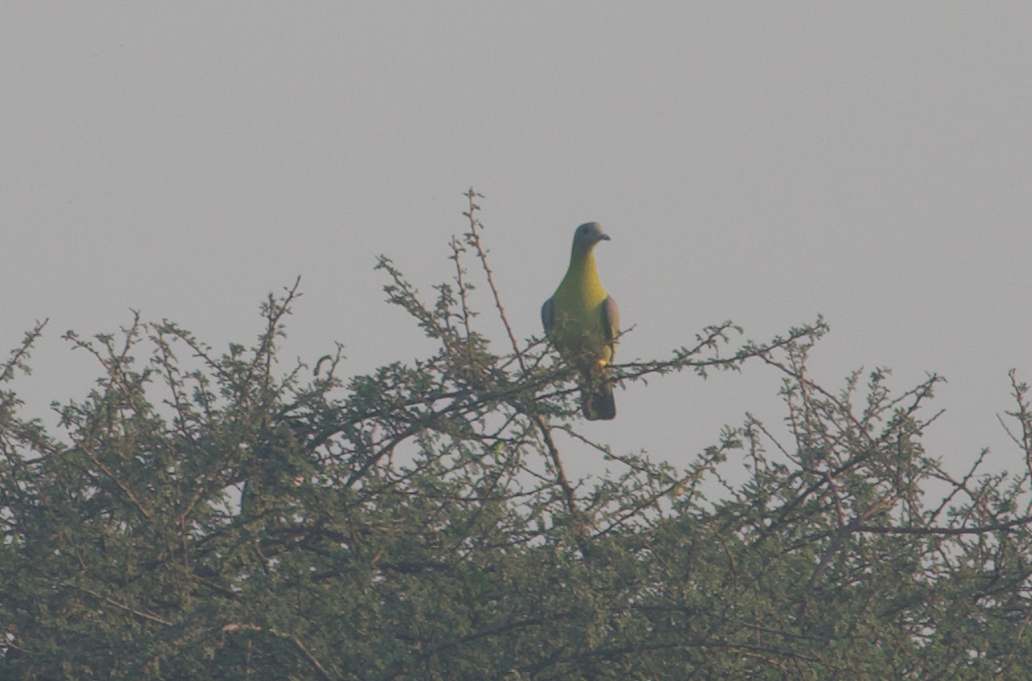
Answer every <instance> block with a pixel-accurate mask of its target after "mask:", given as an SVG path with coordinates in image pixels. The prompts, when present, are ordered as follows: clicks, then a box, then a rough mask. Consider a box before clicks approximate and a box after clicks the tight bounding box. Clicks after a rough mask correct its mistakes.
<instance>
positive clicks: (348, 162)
mask: <svg viewBox="0 0 1032 681" xmlns="http://www.w3.org/2000/svg"><path fill="white" fill-rule="evenodd" d="M470 186H473V187H475V188H476V189H477V190H478V191H480V192H482V193H483V194H485V195H486V198H484V199H483V200H482V201H481V205H482V207H483V212H482V215H481V218H482V220H483V221H484V223H485V224H486V227H487V232H486V239H487V241H488V244H489V246H490V248H491V251H492V253H491V257H492V258H493V267H494V269H495V272H496V279H497V283H498V284H499V286H500V287H501V289H502V294H503V297H504V303H505V304H506V306H507V309H508V313H509V318H510V321H512V322H513V324H514V325H515V327H516V331H517V334H518V335H519V336H521V337H528V336H530V335H536V334H539V333H540V321H539V317H538V310H539V308H540V305H541V302H542V301H543V300H544V299H546V298H547V297H548V296H550V295H551V293H552V292H553V290H554V289H555V287H556V285H557V284H558V282H559V280H560V279H561V277H562V275H563V272H564V270H565V267H566V264H567V260H568V257H569V247H570V242H571V239H572V235H573V230H574V228H575V227H576V226H577V225H578V224H580V223H582V222H585V221H588V220H597V221H599V222H601V223H602V225H603V226H604V227H605V229H606V231H607V232H608V233H609V234H610V236H611V237H612V241H611V242H609V243H605V244H602V245H601V246H600V248H599V252H598V256H599V267H600V271H601V275H602V279H603V282H604V284H605V286H606V287H607V289H608V290H609V292H610V293H611V294H612V295H613V297H614V298H615V299H616V300H617V301H618V302H619V304H620V309H621V318H622V321H623V323H624V325H625V326H630V325H635V330H634V332H633V333H632V334H630V335H628V336H627V337H626V338H625V341H624V343H623V344H622V345H621V347H620V350H619V355H618V360H624V361H628V360H632V359H635V358H642V359H648V358H656V357H661V356H665V355H666V354H668V353H669V352H670V350H671V349H673V348H675V347H678V346H680V345H684V344H687V343H690V342H691V341H692V339H693V337H694V334H695V333H696V332H697V331H698V330H700V329H701V328H702V327H703V326H705V325H707V324H712V323H717V322H721V321H723V320H725V319H729V318H730V319H733V320H735V321H736V322H738V323H739V324H741V325H743V326H744V327H745V330H746V337H748V338H752V339H756V340H763V339H766V338H769V337H770V336H771V335H773V334H775V333H781V332H784V331H785V330H787V329H788V327H790V326H792V325H794V324H799V323H804V322H808V321H813V320H814V319H815V317H816V315H817V314H818V313H823V314H824V315H825V317H826V318H827V320H828V321H829V323H830V324H831V327H832V333H831V335H830V336H829V337H828V338H827V339H826V340H825V341H823V342H822V343H821V344H820V345H819V347H818V348H817V349H816V351H815V353H814V378H816V379H817V380H818V381H820V382H822V383H823V384H825V385H826V386H828V387H832V388H838V387H839V386H840V385H841V382H842V377H843V376H844V375H845V374H846V373H848V372H849V371H850V370H852V369H855V368H859V367H861V366H864V367H867V368H872V367H874V366H878V365H887V366H890V367H893V369H894V377H893V380H892V385H893V386H895V387H897V388H907V387H910V386H911V385H913V384H914V383H917V382H919V381H921V380H922V379H923V378H924V376H925V373H926V372H939V373H941V374H943V375H945V376H946V377H947V379H948V380H949V383H948V384H947V385H946V386H943V388H942V389H941V390H940V392H939V397H938V398H937V400H936V404H938V405H939V406H941V407H945V408H947V410H948V411H947V413H946V415H945V416H944V417H943V419H944V420H943V421H942V422H941V423H939V424H938V425H936V426H935V427H934V429H933V430H932V432H931V434H930V438H929V440H928V442H929V444H930V446H931V447H932V451H933V453H935V454H938V455H940V456H942V457H944V458H945V459H946V460H947V461H948V462H949V463H950V464H951V466H952V467H953V468H954V470H957V471H960V470H961V469H962V467H963V466H964V465H965V464H966V462H967V461H969V460H970V459H971V458H973V457H974V456H975V455H976V454H977V452H978V449H979V448H980V447H981V446H983V445H991V446H992V448H993V451H994V452H995V453H996V458H995V463H994V466H996V467H999V466H1005V467H1008V468H1010V469H1011V470H1014V469H1018V468H1020V467H1021V466H1023V461H1022V460H1021V459H1019V458H1017V456H1016V449H1015V448H1014V447H1013V446H1012V445H1010V444H1009V442H1008V440H1007V439H1006V436H1005V434H1004V433H1003V431H1002V429H1001V427H1000V426H999V424H998V423H997V421H996V414H997V413H1001V412H1002V411H1003V410H1005V409H1008V408H1010V403H1009V398H1008V390H1009V386H1008V380H1007V371H1008V369H1010V368H1012V367H1016V368H1018V369H1019V372H1020V375H1021V376H1022V377H1023V378H1024V379H1026V380H1030V381H1032V345H1030V339H1032V309H1030V308H1032V305H1030V301H1029V294H1030V291H1032V268H1030V266H1029V265H1030V260H1032V3H1029V2H1027V1H1025V0H1023V1H1021V2H994V3H974V2H972V3H963V4H961V3H948V2H922V3H899V2H863V3H827V2H812V3H739V2H720V3H713V2H707V3H667V4H660V3H648V4H645V5H642V4H632V3H605V2H590V3H589V2H581V3H569V2H567V3H553V2H548V3H545V2H539V3H529V2H522V3H480V2H477V3H472V2H469V3H459V2H449V3H416V2H407V3H385V2H366V3H243V2H235V3H210V2H204V3H197V2H194V3H191V2H176V3H164V4H161V5H158V4H155V3H118V4H111V3H65V4H61V3H30V2H18V3H14V2H8V3H3V4H2V5H0V256H2V257H0V286H2V287H3V291H4V293H5V295H4V296H3V299H2V302H0V320H2V322H0V347H2V348H11V347H14V346H15V345H16V344H17V343H18V341H19V340H20V338H21V336H22V333H23V332H24V331H25V330H27V329H29V328H30V327H31V326H32V325H33V322H34V321H35V320H36V319H42V318H45V317H49V318H50V325H49V327H48V331H47V335H46V339H45V341H44V342H43V343H42V344H41V345H40V347H39V348H38V350H37V352H36V353H35V357H34V360H33V365H34V367H35V373H34V375H33V376H32V377H30V378H22V379H19V381H18V383H17V384H16V388H17V389H18V390H19V392H20V393H21V394H23V395H24V396H25V398H26V399H27V400H28V402H29V408H30V411H33V412H40V413H42V412H43V411H44V408H45V405H46V404H47V403H48V402H49V401H50V400H51V399H60V400H67V399H68V398H70V397H81V396H82V395H83V394H84V393H85V391H86V390H87V389H88V387H89V380H90V378H92V377H93V376H95V375H96V368H95V367H94V366H93V365H92V364H91V363H90V361H89V358H88V357H86V356H85V355H84V354H82V353H72V352H70V351H69V350H68V347H67V344H66V343H64V342H63V341H61V340H60V339H59V336H60V335H61V333H63V332H64V331H65V330H66V329H75V330H76V331H78V332H79V333H80V334H81V335H84V336H88V335H92V334H94V333H98V332H105V331H115V330H117V328H118V327H119V326H120V325H125V324H127V323H128V322H129V321H130V320H131V313H130V311H129V310H130V308H134V309H139V310H141V311H142V313H143V316H144V318H145V319H148V320H160V319H161V318H163V317H167V318H170V319H174V320H176V321H178V322H179V323H181V324H182V325H183V326H185V327H187V328H189V329H192V330H193V331H195V332H196V333H197V334H198V336H199V337H200V338H202V339H203V340H206V341H207V342H209V343H211V344H212V345H214V346H215V347H216V348H217V349H224V348H225V346H226V343H227V342H229V341H230V340H234V341H242V342H249V341H250V340H251V339H252V338H253V337H254V336H255V334H257V333H258V332H259V331H260V328H261V324H260V320H259V318H258V305H259V303H260V302H261V300H262V299H263V298H264V297H265V295H266V294H267V293H268V292H269V291H272V290H280V289H281V288H282V287H283V286H287V285H289V284H291V283H292V282H293V280H294V279H295V277H297V276H298V275H300V276H301V277H302V290H303V291H304V297H303V298H302V299H301V301H300V302H299V304H298V305H297V308H296V312H295V316H294V318H293V319H292V320H291V325H290V339H289V342H288V345H287V350H288V357H289V356H301V357H303V358H306V359H308V360H314V359H316V358H318V357H319V356H320V355H322V354H325V353H326V352H329V351H331V350H332V343H333V341H334V340H339V341H341V342H342V343H344V344H345V346H346V353H347V356H348V362H347V364H346V365H345V371H347V372H350V373H357V372H367V371H370V370H371V369H373V368H374V367H375V366H378V365H380V364H383V363H386V362H390V361H393V360H395V359H404V360H411V359H412V358H414V357H416V356H419V355H423V354H425V353H426V352H427V351H428V346H427V345H426V344H425V342H421V338H420V334H419V332H418V329H417V328H416V327H415V326H414V325H413V324H412V323H411V322H410V321H408V319H407V318H406V317H405V316H404V315H403V314H402V313H401V312H400V311H399V310H395V309H391V308H388V307H386V306H385V304H384V303H383V302H382V300H383V293H382V291H381V287H382V286H383V284H384V283H385V282H386V279H385V277H384V276H383V274H382V273H377V272H374V271H373V270H372V267H373V264H374V258H375V256H376V255H377V254H379V253H384V254H386V255H388V256H390V257H391V258H393V259H394V260H395V262H396V264H397V265H398V266H399V267H400V268H401V269H402V270H403V271H405V272H406V273H407V274H408V275H409V276H410V278H411V279H412V280H413V282H414V283H415V284H416V285H417V286H418V287H419V288H420V290H421V291H423V292H424V293H425V294H426V296H427V297H430V296H431V295H432V293H433V291H432V289H431V286H432V285H433V284H434V283H437V282H439V281H443V280H446V279H448V278H449V277H450V276H451V275H452V272H453V269H452V264H451V263H450V262H449V261H448V260H447V256H448V254H449V251H448V248H447V242H448V240H449V238H450V236H451V235H452V234H457V233H461V232H462V230H463V229H464V227H465V223H464V218H463V217H462V215H461V212H462V211H463V210H464V209H465V203H464V202H465V199H464V198H463V197H462V192H463V191H465V190H466V189H468V188H469V187H470ZM471 265H472V263H471ZM485 288H486V287H485ZM479 301H480V304H481V305H482V309H483V310H484V312H485V314H484V316H483V317H482V318H481V322H482V325H483V327H484V329H485V331H487V332H488V333H489V335H490V336H491V337H493V338H497V339H499V340H501V339H502V335H501V329H500V327H498V325H497V324H495V323H494V322H493V321H492V319H491V317H490V315H489V314H488V312H489V310H488V309H487V306H486V299H484V298H480V299H479ZM499 349H500V350H503V349H504V346H502V347H501V348H499ZM778 381H779V377H778V376H777V375H776V374H774V373H773V371H772V370H770V369H768V368H766V367H764V366H762V365H760V364H755V365H750V366H748V367H747V369H746V371H745V372H744V374H742V375H722V376H717V377H714V378H711V379H710V380H708V381H702V380H700V379H698V378H696V377H694V376H691V375H681V376H673V377H668V378H665V379H659V380H655V381H650V384H649V385H648V386H643V385H640V384H636V385H633V386H630V387H629V389H628V390H626V391H620V392H618V394H617V406H618V410H619V416H618V418H617V420H616V421H614V422H612V423H593V424H585V430H586V431H587V432H588V433H590V434H592V435H594V436H596V437H598V438H600V439H602V440H604V441H608V442H611V443H612V444H613V446H614V447H615V448H616V449H617V450H618V451H635V450H637V449H639V448H642V447H644V448H645V449H647V450H648V451H649V452H650V453H651V454H652V455H653V456H655V457H658V458H667V459H670V460H671V461H673V462H675V463H679V464H683V463H685V462H687V460H688V457H689V456H691V455H693V454H694V453H695V452H696V451H698V450H699V449H700V448H701V447H703V446H705V445H706V444H709V443H712V442H714V441H715V440H716V438H717V435H718V433H719V431H720V427H721V425H722V424H724V423H732V424H737V423H739V422H740V421H741V418H742V415H743V413H744V412H745V411H746V410H750V411H753V412H754V413H756V414H758V415H760V416H762V417H763V418H765V419H766V420H768V421H770V422H772V423H776V422H777V421H778V420H779V419H780V418H781V417H782V416H783V414H784V412H783V410H782V409H781V407H780V403H779V401H778V398H777V396H776V391H777V388H778ZM573 458H577V457H573ZM571 467H572V469H573V470H575V471H581V472H583V471H588V470H594V469H597V467H598V457H597V455H594V454H589V453H585V454H584V456H583V457H581V458H579V459H578V460H576V461H573V462H571Z"/></svg>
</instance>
